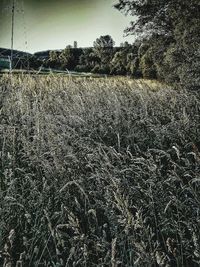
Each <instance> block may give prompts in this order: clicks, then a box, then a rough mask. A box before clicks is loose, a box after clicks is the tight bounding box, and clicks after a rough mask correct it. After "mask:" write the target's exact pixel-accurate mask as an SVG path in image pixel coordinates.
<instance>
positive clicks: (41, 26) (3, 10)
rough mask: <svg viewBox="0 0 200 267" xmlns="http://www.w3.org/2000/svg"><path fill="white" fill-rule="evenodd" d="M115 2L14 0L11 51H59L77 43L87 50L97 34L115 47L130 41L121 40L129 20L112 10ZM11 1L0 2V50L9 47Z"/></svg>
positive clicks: (130, 38) (99, 0)
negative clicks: (110, 39)
mask: <svg viewBox="0 0 200 267" xmlns="http://www.w3.org/2000/svg"><path fill="white" fill-rule="evenodd" d="M116 1H117V0H15V2H16V12H15V28H14V48H15V49H18V50H23V51H27V52H32V53H33V52H36V51H42V50H48V49H63V48H65V47H66V46H67V45H73V43H74V41H77V42H78V47H90V46H92V45H93V42H94V41H95V40H96V38H98V37H100V36H101V35H107V34H109V35H111V36H112V38H113V39H114V41H115V43H116V45H119V44H120V43H121V42H124V41H128V42H130V43H133V42H134V37H133V36H129V37H124V32H123V31H124V29H125V28H126V27H127V26H128V25H129V22H130V20H131V19H130V17H129V18H128V17H126V16H124V15H123V14H121V13H120V12H119V11H118V10H116V9H115V8H114V7H113V5H114V3H116ZM11 2H12V0H0V47H4V48H10V43H11V41H10V39H11Z"/></svg>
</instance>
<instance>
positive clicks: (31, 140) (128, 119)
mask: <svg viewBox="0 0 200 267" xmlns="http://www.w3.org/2000/svg"><path fill="white" fill-rule="evenodd" d="M199 174H200V100H199V97H198V95H197V96H195V95H194V94H192V93H190V92H187V91H184V90H178V89H177V90H175V89H173V88H170V87H169V86H166V85H163V84H159V83H157V82H155V83H153V82H148V81H141V80H138V81H133V80H129V79H128V78H127V79H126V78H115V79H114V78H108V79H104V78H102V79H90V78H85V79H84V78H73V77H71V78H70V77H58V76H53V75H50V76H46V77H44V76H43V77H37V76H35V77H33V76H29V75H19V76H13V77H9V76H8V75H3V76H2V77H1V78H0V251H1V252H0V255H1V256H0V266H4V267H15V266H18V267H22V266H25V267H28V266H33V267H39V266H44V267H46V266H48V267H50V266H51V267H61V266H62V267H75V266H77V267H135V266H137V267H143V266H145V267H151V266H152V267H153V266H162V267H165V266H168V267H171V266H179V267H187V266H188V267H193V266H199V264H200V189H199V185H200V184H199V183H200V176H199Z"/></svg>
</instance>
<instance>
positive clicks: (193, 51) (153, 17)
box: [115, 0, 200, 89]
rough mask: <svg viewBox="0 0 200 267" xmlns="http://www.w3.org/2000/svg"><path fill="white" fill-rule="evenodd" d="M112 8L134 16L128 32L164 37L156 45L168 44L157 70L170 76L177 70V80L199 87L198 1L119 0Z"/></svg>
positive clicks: (199, 33)
mask: <svg viewBox="0 0 200 267" xmlns="http://www.w3.org/2000/svg"><path fill="white" fill-rule="evenodd" d="M115 7H116V8H117V9H119V10H121V11H123V12H125V13H126V14H127V13H129V14H131V15H133V16H134V18H135V20H134V21H133V22H132V23H131V25H130V27H128V28H127V29H126V32H127V33H132V34H136V35H138V36H140V37H141V36H142V35H143V36H145V37H146V38H151V37H152V36H157V38H158V37H159V38H160V39H163V40H164V41H162V42H160V40H159V42H158V43H157V48H158V49H159V50H160V47H159V44H161V43H163V44H165V45H167V47H166V48H165V49H163V54H162V57H160V58H162V64H163V66H160V65H159V67H160V69H161V68H162V67H164V68H165V70H167V69H168V71H169V72H168V75H169V76H170V75H171V73H172V71H176V75H175V76H176V77H177V78H176V80H179V82H180V83H181V84H182V85H185V86H186V87H187V88H190V89H199V88H200V78H199V74H198V73H200V63H199V62H200V46H199V43H200V16H199V14H200V1H199V0H190V1H188V0H118V3H117V4H116V5H115ZM155 47H156V44H155V43H154V48H155ZM164 65H166V66H167V67H166V66H164ZM159 71H160V70H159ZM160 72H162V71H160ZM170 72H171V73H170Z"/></svg>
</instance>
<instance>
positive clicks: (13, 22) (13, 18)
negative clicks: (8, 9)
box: [10, 0, 15, 72]
mask: <svg viewBox="0 0 200 267" xmlns="http://www.w3.org/2000/svg"><path fill="white" fill-rule="evenodd" d="M11 19H12V20H11V53H10V72H12V69H13V47H14V26H15V0H12V16H11Z"/></svg>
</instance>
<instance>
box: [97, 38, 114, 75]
mask: <svg viewBox="0 0 200 267" xmlns="http://www.w3.org/2000/svg"><path fill="white" fill-rule="evenodd" d="M114 45H115V42H114V40H113V39H112V37H111V36H110V35H104V36H100V38H97V39H96V41H95V42H94V47H93V52H94V55H95V56H96V57H97V58H99V63H97V64H96V65H95V67H94V69H93V71H95V72H99V73H104V74H109V73H110V65H109V63H110V61H111V59H112V57H113V47H114Z"/></svg>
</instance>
